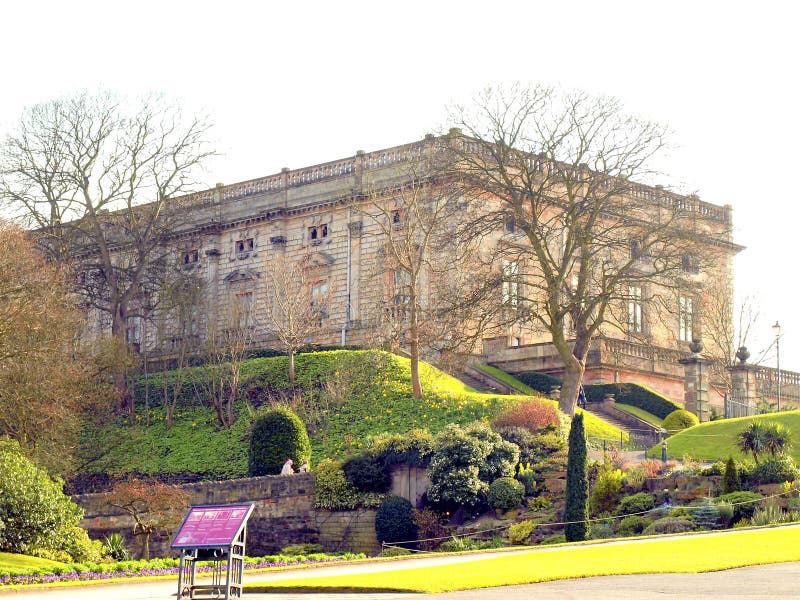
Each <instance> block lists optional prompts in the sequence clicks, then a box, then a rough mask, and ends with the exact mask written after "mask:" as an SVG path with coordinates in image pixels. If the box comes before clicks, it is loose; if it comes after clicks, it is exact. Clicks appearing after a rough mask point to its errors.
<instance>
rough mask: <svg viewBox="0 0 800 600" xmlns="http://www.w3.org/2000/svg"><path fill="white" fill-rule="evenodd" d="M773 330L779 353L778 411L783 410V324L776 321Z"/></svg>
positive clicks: (776, 349)
mask: <svg viewBox="0 0 800 600" xmlns="http://www.w3.org/2000/svg"><path fill="white" fill-rule="evenodd" d="M772 331H774V332H775V354H776V355H777V361H776V362H777V369H776V370H777V377H778V412H781V324H780V323H778V322H777V321H775V325H773V326H772Z"/></svg>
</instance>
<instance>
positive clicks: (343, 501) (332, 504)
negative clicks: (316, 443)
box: [314, 458, 359, 510]
mask: <svg viewBox="0 0 800 600" xmlns="http://www.w3.org/2000/svg"><path fill="white" fill-rule="evenodd" d="M315 473H316V475H317V485H316V499H315V503H314V505H315V506H316V507H317V508H324V509H327V510H341V509H352V508H355V507H356V506H358V504H359V497H358V490H356V488H355V487H354V486H353V485H352V484H351V483H350V482H349V481H347V478H346V477H345V476H344V472H343V471H342V467H341V463H338V462H335V461H332V460H330V459H329V458H326V459H325V460H323V461H322V462H321V463H319V465H317V468H316V469H315Z"/></svg>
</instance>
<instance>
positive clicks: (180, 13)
mask: <svg viewBox="0 0 800 600" xmlns="http://www.w3.org/2000/svg"><path fill="white" fill-rule="evenodd" d="M798 17H800V4H798V3H795V2H774V1H764V0H762V1H761V2H759V3H757V4H756V3H753V2H750V3H740V2H712V1H706V2H699V1H697V0H695V1H693V2H682V1H672V2H661V3H656V2H642V1H641V0H639V1H631V2H622V1H619V2H615V1H611V0H610V1H608V2H597V1H592V2H583V1H571V2H552V1H551V2H535V1H523V2H508V1H502V0H495V1H494V2H480V3H479V2H471V1H465V0H461V1H455V2H445V1H439V2H436V1H435V0H427V1H426V2H418V1H416V0H405V1H403V2H375V1H372V2H346V1H340V2H333V1H328V2H315V1H310V0H307V1H305V2H281V3H274V4H273V3H268V2H242V1H236V0H227V1H225V2H214V3H208V2H203V1H198V0H195V1H193V2H184V1H177V0H161V1H160V2H153V1H150V0H147V1H138V2H125V3H122V2H108V1H104V2H88V1H81V0H73V1H71V2H63V1H58V2H56V1H53V2H45V1H35V0H27V1H25V2H24V3H23V2H21V1H19V0H16V1H14V0H12V1H11V2H3V3H2V4H0V23H2V30H0V77H1V78H2V79H1V81H2V83H3V85H2V90H0V133H2V132H3V131H4V130H5V128H6V127H7V126H8V125H9V124H11V123H13V122H14V121H15V120H16V119H17V118H18V116H19V114H20V113H21V111H22V109H23V108H24V107H25V106H28V105H32V104H35V103H38V102H43V101H47V100H52V99H55V98H58V97H60V96H63V95H66V94H69V93H72V92H74V91H77V90H82V89H89V90H96V89H98V88H100V87H103V88H110V89H114V90H117V91H120V92H122V93H131V94H136V93H140V92H147V91H159V92H164V93H165V94H167V95H168V96H171V97H173V98H177V99H179V100H181V101H182V103H183V105H184V106H185V107H186V109H187V110H204V111H206V112H207V113H208V114H209V115H210V119H211V121H212V122H213V123H214V124H215V128H214V136H215V139H216V147H217V148H218V150H219V151H220V152H222V156H220V157H219V158H218V159H216V160H215V161H214V162H213V163H212V164H211V165H210V166H209V169H208V173H207V174H206V177H205V180H206V182H207V183H208V185H209V186H211V185H213V184H214V183H216V182H224V183H226V184H227V183H234V182H236V181H241V180H245V179H253V178H256V177H260V176H264V175H268V174H272V173H275V172H278V171H279V170H280V169H281V167H284V166H287V167H290V168H299V167H302V166H306V165H312V164H316V163H320V162H325V161H328V160H334V159H336V158H342V157H346V156H351V155H353V154H354V153H355V151H356V150H358V149H363V150H366V151H370V150H377V149H379V148H384V147H389V146H394V145H398V144H403V143H407V142H410V141H414V140H416V139H420V138H421V137H422V136H423V135H424V134H425V133H427V132H431V131H437V130H440V129H441V128H443V127H445V126H446V123H445V110H444V107H445V105H446V104H448V103H451V102H458V101H467V100H469V98H470V97H471V95H472V94H473V93H474V92H475V91H476V90H478V89H480V88H481V87H483V86H485V85H487V84H490V83H495V82H508V81H513V80H526V81H528V80H530V81H535V82H541V83H544V84H548V85H557V86H562V87H564V88H567V89H572V88H578V89H582V90H584V91H587V92H590V93H592V94H606V95H612V96H616V97H618V98H620V99H621V100H622V101H623V102H624V104H625V106H626V108H627V110H628V111H629V112H631V113H635V114H638V115H642V116H645V117H647V118H650V119H653V120H657V121H661V122H664V123H667V124H669V125H670V127H671V129H672V130H673V132H674V135H673V138H672V142H673V144H674V145H675V149H674V150H673V151H672V153H671V155H670V156H669V157H667V158H665V160H664V161H663V166H662V168H663V170H665V171H666V172H667V173H668V174H669V175H670V177H669V178H667V180H666V181H665V182H664V183H665V184H666V185H671V186H673V187H674V188H676V189H677V191H682V192H697V193H698V194H699V195H700V197H701V198H702V199H703V200H706V201H708V202H713V203H715V204H731V205H732V206H733V208H734V223H735V233H734V235H735V241H737V242H738V243H740V244H743V245H745V246H747V249H746V250H745V251H744V252H742V253H741V254H740V255H739V257H738V258H737V259H736V285H737V293H738V294H739V295H746V294H749V295H755V296H756V297H757V298H758V305H759V307H760V312H761V320H760V322H759V324H758V333H759V334H760V335H759V338H760V339H757V340H751V341H750V343H748V346H749V347H750V349H751V353H752V354H753V355H755V354H757V352H758V351H759V350H762V349H763V348H764V347H765V346H766V345H768V344H769V342H770V340H771V339H772V336H773V333H772V330H771V329H770V326H771V325H772V324H773V323H774V322H775V321H776V320H779V321H780V323H781V325H782V328H783V336H782V338H781V367H782V368H787V369H793V370H798V371H800V312H799V311H798V308H797V307H798V305H799V304H800V302H798V291H800V283H798V275H800V269H799V268H798V266H797V264H796V263H797V257H798V255H800V252H798V251H797V249H796V248H797V244H798V240H800V221H798V216H800V208H799V207H798V204H799V203H800V192H799V191H798V186H796V185H795V182H794V176H795V175H796V174H797V172H798V167H797V154H798V151H797V146H796V143H797V140H800V116H798V110H800V83H799V82H798V64H800V60H799V59H800V41H799V40H800V34H798V32H797V28H798V25H799V24H800V18H798ZM771 364H774V353H773V356H772V361H771Z"/></svg>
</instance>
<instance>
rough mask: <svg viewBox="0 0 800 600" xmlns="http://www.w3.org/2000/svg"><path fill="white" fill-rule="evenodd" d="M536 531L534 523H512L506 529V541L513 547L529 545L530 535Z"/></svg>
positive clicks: (528, 521)
mask: <svg viewBox="0 0 800 600" xmlns="http://www.w3.org/2000/svg"><path fill="white" fill-rule="evenodd" d="M534 529H536V523H535V522H534V521H530V520H525V521H520V522H519V523H514V524H513V525H512V526H511V527H509V528H508V541H509V542H511V544H512V545H514V546H524V545H526V544H530V541H531V534H532V533H533V530H534Z"/></svg>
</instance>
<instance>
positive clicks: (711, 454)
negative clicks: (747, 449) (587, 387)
mask: <svg viewBox="0 0 800 600" xmlns="http://www.w3.org/2000/svg"><path fill="white" fill-rule="evenodd" d="M754 420H768V421H777V422H779V423H782V424H783V425H785V426H786V427H787V428H788V429H789V430H790V431H792V432H793V434H794V435H793V439H794V444H793V447H792V450H791V456H792V457H793V458H794V460H795V461H800V438H799V437H798V436H800V411H796V410H793V411H787V412H782V413H780V414H777V413H774V414H767V415H758V416H755V417H740V418H737V419H725V420H722V421H709V422H708V423H701V424H700V425H695V426H694V427H690V428H689V429H685V430H683V431H681V432H679V433H676V434H675V435H673V436H671V437H669V438H667V448H668V453H669V456H670V457H676V458H680V457H682V456H684V455H688V456H690V457H692V458H694V459H697V460H725V459H727V458H728V456H733V457H734V458H744V455H743V454H742V453H741V452H740V451H739V449H738V448H737V447H736V435H737V434H738V433H739V432H740V431H742V430H743V429H744V428H745V427H747V426H748V424H749V423H751V422H752V421H754ZM649 454H650V455H651V456H657V457H660V456H661V444H657V445H656V446H653V447H652V448H651V449H650V450H649ZM748 456H749V455H748Z"/></svg>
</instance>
